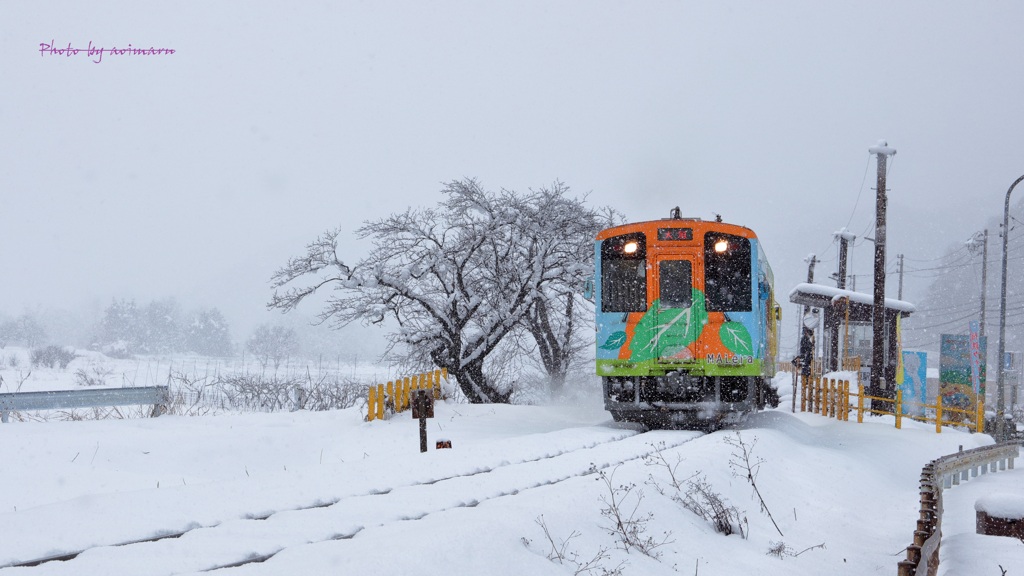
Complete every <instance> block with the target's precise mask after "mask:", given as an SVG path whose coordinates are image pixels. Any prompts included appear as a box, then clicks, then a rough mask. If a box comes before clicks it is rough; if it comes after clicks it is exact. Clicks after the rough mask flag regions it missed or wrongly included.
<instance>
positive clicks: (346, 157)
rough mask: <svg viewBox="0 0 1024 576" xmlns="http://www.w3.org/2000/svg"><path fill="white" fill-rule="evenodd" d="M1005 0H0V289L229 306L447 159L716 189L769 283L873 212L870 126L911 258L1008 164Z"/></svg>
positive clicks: (537, 181)
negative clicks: (155, 51)
mask: <svg viewBox="0 0 1024 576" xmlns="http://www.w3.org/2000/svg"><path fill="white" fill-rule="evenodd" d="M292 4H294V5H292ZM1022 22H1024V3H1020V2H1016V1H1002V2H995V1H992V2H935V1H921V2H902V1H901V2H891V1H869V0H858V1H856V2H827V3H823V2H817V1H802V2H761V1H735V2H711V1H703V2H690V1H683V2H630V3H626V2H595V1H590V0H587V1H582V0H580V1H562V2H547V1H544V2H525V1H515V2H469V1H466V2H450V1H444V2H418V1H404V2H376V1H375V2H353V1H342V2H296V3H279V2H227V1H221V2H198V1H193V2H173V3H169V2H110V1H104V0H97V1H93V2H85V3H81V2H50V1H44V2H36V1H33V2H22V1H13V2H12V1H5V2H3V3H2V4H0V63H2V64H0V142H2V143H3V145H2V148H0V274H2V280H0V311H5V312H7V313H17V312H18V311H20V310H21V309H22V308H23V307H26V306H33V305H39V304H41V305H44V306H69V307H70V306H75V305H78V304H79V303H81V302H87V301H94V302H95V301H99V302H104V303H105V302H108V301H109V299H110V298H111V297H114V296H118V297H134V298H137V299H138V300H140V301H148V300H149V299H152V298H160V297H166V296H176V297H178V298H179V299H180V300H182V301H183V302H186V303H195V304H202V305H205V306H218V307H220V308H221V309H222V310H224V311H225V313H227V314H228V315H229V317H231V318H233V319H235V322H236V323H245V322H256V321H259V320H262V319H266V318H264V316H265V315H267V314H269V313H267V312H265V311H264V308H263V306H264V304H265V303H266V301H267V299H268V297H269V295H270V292H269V288H268V284H267V280H268V278H269V276H270V274H271V273H272V272H273V271H274V270H275V269H276V268H277V267H278V266H280V265H281V264H283V263H284V262H285V260H286V259H287V258H288V257H289V256H292V255H298V254H299V253H301V251H302V250H303V246H304V245H305V243H306V242H308V241H310V240H312V239H313V238H314V237H316V235H317V234H319V233H320V232H322V231H323V230H325V229H327V228H331V227H334V226H339V225H340V226H343V227H346V228H351V229H353V230H354V229H355V228H357V227H358V226H359V225H360V223H362V222H363V221H365V220H370V219H376V218H379V217H382V216H385V215H387V214H388V213H390V212H393V211H401V210H404V209H405V208H406V207H408V206H410V205H425V204H432V203H434V202H435V201H437V200H438V199H439V195H438V190H439V189H440V188H441V182H443V181H447V180H452V179H457V178H462V177H475V178H478V179H479V180H480V181H481V182H482V183H483V184H484V185H485V186H486V187H490V188H495V189H496V188H500V187H506V188H512V189H518V190H524V189H526V188H528V187H539V186H544V185H547V184H549V183H551V182H552V181H553V180H555V179H561V180H562V181H564V182H565V183H567V184H568V185H569V186H571V187H572V188H573V190H574V191H576V192H578V193H581V194H582V193H590V199H591V201H592V202H594V203H596V204H607V205H612V206H614V207H615V208H617V209H618V210H619V211H621V212H623V213H625V214H626V215H627V216H628V217H629V218H630V219H632V220H644V219H653V218H661V217H665V216H667V215H668V210H669V209H670V208H671V207H673V206H676V205H679V206H681V207H682V212H683V213H684V214H685V215H690V216H697V217H701V218H705V219H710V218H713V217H714V216H713V215H714V213H720V214H722V216H723V218H724V219H725V220H726V221H730V222H735V223H738V224H743V225H746V226H749V227H751V228H753V229H754V230H755V231H757V232H758V233H759V234H760V236H761V237H762V240H763V242H764V245H765V247H766V249H767V251H768V255H769V258H770V260H771V261H772V264H773V266H774V268H775V271H776V285H777V289H778V290H779V291H780V292H782V294H783V300H784V299H785V294H787V293H788V291H789V290H790V288H791V287H792V286H793V285H794V284H796V283H798V282H801V281H803V280H804V279H805V276H806V273H807V267H806V264H805V263H804V261H803V259H804V258H805V257H806V256H807V255H808V254H809V253H816V254H818V256H819V258H821V259H822V260H824V261H825V262H824V263H823V264H821V265H819V268H818V270H817V272H816V276H817V278H818V279H820V280H824V279H825V278H827V276H828V274H829V273H830V272H833V271H834V270H835V269H836V248H835V246H834V245H833V244H832V237H831V234H832V232H834V231H835V230H837V229H839V228H841V227H843V226H846V225H847V224H848V223H849V226H850V228H851V230H852V231H853V232H854V233H855V234H857V235H858V236H862V235H864V233H865V232H867V235H869V236H870V235H872V233H871V230H870V226H871V225H872V224H873V219H874V215H873V214H874V191H873V190H872V188H873V186H874V171H875V164H874V161H873V159H872V158H870V157H869V155H868V152H867V149H868V147H870V146H872V145H874V144H875V143H876V142H877V141H878V140H879V139H882V138H884V139H887V140H888V142H889V143H890V145H892V146H893V147H895V148H897V150H898V154H897V155H896V157H895V162H894V164H893V166H892V170H891V173H890V179H889V188H890V203H889V218H890V231H889V244H888V254H889V257H890V260H891V259H893V258H895V255H896V254H897V253H904V254H906V255H907V257H908V258H916V259H920V260H924V259H930V258H935V257H938V256H940V255H941V254H942V253H943V251H944V250H945V249H946V248H947V247H948V246H949V245H950V244H951V243H954V242H959V241H961V240H963V239H964V238H966V237H967V236H969V235H970V234H971V233H973V232H974V231H975V230H979V229H981V228H983V227H984V226H985V225H987V224H988V219H989V218H990V217H993V216H996V215H999V214H1001V211H1002V202H1003V197H1004V195H1005V192H1006V189H1007V187H1008V186H1009V184H1010V183H1011V182H1012V181H1013V180H1014V179H1015V178H1016V177H1017V176H1020V175H1021V174H1022V173H1024V154H1022V152H1024V144H1022V142H1024V114H1021V104H1020V102H1021V97H1022V95H1024V90H1022V88H1024V74H1022V72H1024V58H1022V55H1024V34H1022V33H1021V30H1020V24H1021V23H1022ZM51 40H52V41H54V44H56V45H58V46H61V47H64V46H66V45H67V44H68V43H70V44H71V45H72V46H74V47H76V48H85V47H87V46H88V44H89V42H90V41H91V42H92V43H93V45H94V46H103V47H105V48H108V49H109V48H112V47H115V46H116V47H118V48H124V47H126V45H127V44H129V43H131V44H132V45H133V46H135V47H140V46H142V47H147V48H148V47H150V46H154V47H157V48H171V49H174V50H176V53H175V54H173V55H164V56H127V55H125V56H115V55H109V54H108V55H104V57H103V60H102V62H100V63H99V64H96V63H93V62H92V61H91V59H90V58H88V57H87V56H86V55H85V54H84V53H82V54H80V55H78V56H74V57H64V56H53V55H42V54H40V52H39V45H40V43H47V44H49V43H50V42H51ZM865 174H867V177H866V178H865ZM862 183H863V184H862ZM858 194H860V199H859V202H858ZM871 250H872V247H871V245H870V243H864V244H863V245H859V246H858V247H857V248H855V249H854V250H853V251H852V253H851V258H852V267H853V268H852V271H853V272H856V273H858V274H870V267H871V257H872V252H871ZM360 255H361V254H360V250H358V249H353V250H352V252H351V254H349V255H348V257H349V258H350V259H352V260H355V259H357V258H358V257H359V256H360ZM867 281H868V280H867V277H866V276H865V277H864V279H863V280H859V282H867ZM889 286H890V290H889V294H890V296H894V295H895V282H894V281H890V283H889ZM858 287H859V288H863V289H867V285H866V284H864V285H861V286H858ZM921 296H923V288H922V291H920V292H919V293H918V294H915V293H914V292H913V291H910V290H908V292H907V293H906V294H905V295H904V297H905V299H907V300H911V301H913V300H914V299H915V298H916V297H921ZM787 310H788V311H789V312H788V314H792V312H793V310H794V308H793V307H792V306H791V305H788V303H787ZM311 312H312V311H311ZM789 317H790V318H792V316H791V315H790V316H789ZM243 318H245V319H244V320H243Z"/></svg>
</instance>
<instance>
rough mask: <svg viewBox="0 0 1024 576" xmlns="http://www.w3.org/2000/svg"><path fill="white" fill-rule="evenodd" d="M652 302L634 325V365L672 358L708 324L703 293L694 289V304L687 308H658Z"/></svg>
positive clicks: (632, 343) (632, 348) (655, 303)
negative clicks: (662, 358) (646, 361)
mask: <svg viewBox="0 0 1024 576" xmlns="http://www.w3.org/2000/svg"><path fill="white" fill-rule="evenodd" d="M658 304H659V301H658V300H655V301H654V302H653V303H652V304H651V307H650V309H649V310H648V311H647V313H646V314H644V316H643V318H641V319H640V322H637V325H636V330H635V331H634V332H633V340H632V341H631V342H630V344H629V349H630V350H631V352H632V354H631V355H630V357H629V359H630V360H632V361H633V362H643V361H644V360H651V359H653V358H660V357H666V356H672V355H673V354H676V353H679V352H681V351H682V350H683V348H686V347H687V346H689V345H690V344H692V343H693V341H694V340H696V339H697V336H699V335H700V331H701V330H702V329H703V327H704V325H705V324H707V321H708V312H707V308H706V307H705V305H704V293H703V292H701V291H700V290H697V289H696V288H694V289H693V305H691V306H690V307H689V308H665V309H659V308H658Z"/></svg>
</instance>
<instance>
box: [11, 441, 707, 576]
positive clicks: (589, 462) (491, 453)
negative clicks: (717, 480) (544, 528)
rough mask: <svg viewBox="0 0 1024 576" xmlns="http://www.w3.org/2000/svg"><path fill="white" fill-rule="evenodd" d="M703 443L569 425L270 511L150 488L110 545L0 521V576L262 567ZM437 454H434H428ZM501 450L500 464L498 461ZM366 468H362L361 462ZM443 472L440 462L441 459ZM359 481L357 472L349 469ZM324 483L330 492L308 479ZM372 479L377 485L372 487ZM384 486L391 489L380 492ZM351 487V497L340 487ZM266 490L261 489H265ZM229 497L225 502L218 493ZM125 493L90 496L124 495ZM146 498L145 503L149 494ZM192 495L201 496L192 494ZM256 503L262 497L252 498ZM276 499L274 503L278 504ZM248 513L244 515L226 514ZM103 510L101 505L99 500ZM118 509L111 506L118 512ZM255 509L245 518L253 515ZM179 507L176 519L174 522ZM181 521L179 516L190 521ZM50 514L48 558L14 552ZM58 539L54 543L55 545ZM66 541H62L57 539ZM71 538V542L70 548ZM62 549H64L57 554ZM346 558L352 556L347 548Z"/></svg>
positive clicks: (24, 521) (62, 508)
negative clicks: (301, 550)
mask: <svg viewBox="0 0 1024 576" xmlns="http://www.w3.org/2000/svg"><path fill="white" fill-rule="evenodd" d="M699 436H701V434H699V433H696V432H681V431H677V432H653V433H649V434H638V433H637V432H635V431H632V430H622V429H613V428H602V427H592V428H582V429H580V428H577V429H568V430H559V431H556V432H551V433H546V434H537V435H533V436H530V437H518V438H510V439H506V440H502V441H500V442H496V443H495V444H500V446H496V447H495V449H494V450H488V451H487V452H486V453H483V452H480V453H479V456H480V457H481V458H479V459H474V461H473V462H472V463H470V462H468V461H467V459H465V458H462V459H458V460H449V461H448V462H447V464H448V466H437V467H434V468H433V469H431V470H429V471H426V470H422V469H419V470H418V471H416V472H410V474H418V475H419V477H415V478H396V477H395V476H393V475H392V476H388V477H387V478H386V479H385V478H383V477H382V475H381V474H380V473H377V474H376V477H370V478H367V479H366V480H365V481H363V482H362V484H363V485H362V486H358V485H353V484H357V483H355V482H347V481H346V480H344V479H337V481H336V483H335V486H334V490H333V492H334V495H332V496H329V497H327V498H322V497H313V498H312V499H311V500H307V501H306V502H307V503H306V504H292V505H290V506H280V505H279V504H278V505H276V506H275V503H271V504H270V507H269V509H268V508H258V507H259V506H265V505H266V501H267V500H268V499H269V500H274V498H272V497H271V498H266V497H264V498H261V497H260V496H261V490H260V489H259V485H258V484H257V483H256V482H249V483H247V484H251V485H256V488H255V489H253V490H251V492H250V493H248V494H245V493H242V494H238V493H236V491H235V490H234V489H235V488H239V487H241V486H243V485H244V484H241V483H239V484H238V486H231V487H228V488H227V489H226V490H225V489H223V488H220V489H218V487H217V486H216V485H201V486H195V487H187V488H188V489H183V488H182V487H179V488H178V489H176V490H167V489H165V490H163V491H160V490H147V491H145V492H146V494H144V495H135V496H136V497H138V500H139V503H138V506H137V507H132V508H131V509H133V516H136V517H133V518H130V519H125V521H126V523H128V524H129V525H130V526H129V527H128V529H127V530H126V531H125V532H124V536H125V537H124V538H123V539H120V540H118V541H110V542H91V541H89V536H88V533H89V530H90V523H93V522H101V523H105V524H106V523H117V522H119V521H120V520H121V519H119V518H113V517H105V516H103V515H102V514H101V515H100V516H98V517H97V516H93V517H89V516H86V517H82V514H83V511H82V510H80V509H77V507H76V506H74V505H64V504H57V505H52V506H47V507H42V508H46V509H47V510H44V512H47V514H44V515H43V516H44V517H43V518H33V516H34V515H33V514H32V512H33V511H32V510H28V511H24V512H19V513H15V514H10V515H5V516H8V518H0V521H2V522H4V523H5V531H6V532H8V534H11V536H12V537H11V538H5V543H4V545H3V547H2V549H3V551H2V552H0V574H3V573H8V572H10V573H12V574H14V573H16V574H31V575H33V576H34V575H41V574H82V573H108V574H135V575H140V576H141V575H163V574H181V573H195V572H209V571H216V570H219V569H226V568H237V567H239V566H244V565H246V564H253V563H260V562H265V561H266V560H268V559H270V558H272V557H273V556H274V555H276V554H277V553H279V552H280V551H282V550H284V549H287V548H290V547H294V546H302V545H307V544H314V543H318V542H326V541H330V540H347V539H350V538H352V537H353V536H355V535H356V534H358V533H360V532H361V531H363V530H373V529H379V528H383V527H386V526H388V525H391V524H394V523H397V522H404V521H413V520H419V519H421V518H424V517H426V516H428V515H431V514H436V513H442V512H445V511H447V510H453V509H459V508H471V507H475V506H477V505H478V504H480V503H481V502H485V501H488V500H493V499H497V498H504V497H509V496H514V495H516V494H519V493H521V492H524V491H527V490H532V489H536V488H540V487H543V486H550V485H553V484H557V483H560V482H564V481H566V480H570V479H573V478H579V477H583V476H587V475H591V474H595V473H597V472H598V471H600V470H603V469H606V468H609V467H614V466H616V465H618V464H621V463H624V462H630V461H635V460H638V459H641V458H643V457H644V456H646V455H648V454H651V453H652V452H654V451H655V446H656V445H657V448H658V449H671V448H675V447H677V446H680V445H682V444H685V443H687V442H689V441H691V440H694V439H696V438H698V437H699ZM433 454H437V455H438V456H440V458H439V460H440V459H441V458H444V456H443V455H442V453H433ZM496 454H501V455H502V456H503V457H504V458H498V457H497V456H495V455H496ZM363 462H366V461H365V460H364V461H363ZM442 464H443V462H442ZM357 474H365V472H360V471H357ZM317 481H318V482H319V484H320V485H322V486H329V485H331V484H330V483H328V482H325V481H324V479H322V478H317ZM374 483H376V484H377V486H373V484H374ZM389 483H390V484H391V485H390V486H388V485H387V484H389ZM346 485H352V486H351V491H350V492H347V493H340V494H339V491H344V490H345V489H346ZM204 490H214V492H215V493H217V494H220V493H222V492H223V493H224V494H225V498H231V500H230V501H228V500H226V501H225V502H228V505H227V506H226V507H225V509H224V510H223V511H222V512H221V513H220V515H215V516H214V517H211V516H210V514H209V513H203V511H202V510H198V509H192V510H190V507H193V508H194V507H195V505H194V504H192V503H193V502H204V503H209V502H210V501H216V500H215V499H214V498H211V497H210V494H209V493H207V494H204V495H201V496H200V495H198V494H197V493H196V492H194V491H204ZM174 492H176V494H175V496H176V497H175V498H172V499H161V501H160V502H155V503H154V502H153V496H154V495H156V494H161V495H163V494H172V493H174ZM272 492H273V491H269V493H272ZM227 494H232V496H227ZM132 496H133V494H127V495H116V494H115V495H109V496H102V497H101V496H97V497H95V498H98V499H101V500H102V499H103V498H111V499H116V498H123V497H129V498H130V497H132ZM146 496H148V497H146ZM196 496H199V497H196ZM261 500H262V501H261ZM279 500H280V499H279ZM230 502H235V503H236V504H235V506H236V507H242V506H250V507H249V508H248V510H246V511H242V510H239V509H236V510H232V509H231V505H230ZM97 507H98V509H99V511H100V512H102V503H97ZM124 508H125V507H124V506H123V503H122V505H120V506H118V509H124ZM256 509H258V510H259V511H256V512H253V511H252V510H256ZM183 511H184V514H185V515H184V516H183V515H182V514H183ZM189 512H191V513H192V515H191V517H190V519H189V520H188V521H183V520H182V519H183V518H186V517H189ZM47 516H53V518H54V520H56V519H57V518H59V519H60V520H56V521H57V523H58V524H59V523H63V524H64V525H65V526H71V527H76V529H75V530H73V531H68V530H65V531H64V532H67V533H66V534H55V535H54V541H53V542H52V543H50V548H49V549H48V550H33V549H32V548H31V544H30V543H31V542H34V541H36V540H33V539H28V540H26V542H25V543H23V544H25V545H23V546H19V542H18V537H17V535H18V534H21V533H23V532H22V531H23V530H33V529H36V530H38V529H44V530H47V531H49V528H50V526H47V525H45V523H46V522H51V521H54V520H49V519H48V518H47ZM62 536H63V537H62ZM64 537H67V538H64ZM67 540H70V541H71V542H68V541H67ZM58 546H62V548H57V547H58ZM353 553H357V551H356V550H355V549H353Z"/></svg>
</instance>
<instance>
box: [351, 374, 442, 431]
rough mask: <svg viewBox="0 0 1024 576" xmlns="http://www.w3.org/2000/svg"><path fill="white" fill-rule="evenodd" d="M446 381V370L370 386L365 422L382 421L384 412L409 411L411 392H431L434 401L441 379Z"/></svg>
mask: <svg viewBox="0 0 1024 576" xmlns="http://www.w3.org/2000/svg"><path fill="white" fill-rule="evenodd" d="M442 378H444V379H445V380H446V381H447V380H448V369H447V368H441V369H440V370H434V371H433V372H424V373H423V374H417V375H416V376H406V377H405V378H399V379H397V380H394V381H392V382H388V383H387V384H386V385H385V384H377V385H375V386H370V390H369V393H368V394H367V397H366V420H367V421H370V420H383V419H384V412H385V411H391V412H395V413H397V412H404V411H405V410H408V409H409V392H410V391H411V390H432V391H433V394H434V399H435V400H436V399H439V398H440V397H441V379H442Z"/></svg>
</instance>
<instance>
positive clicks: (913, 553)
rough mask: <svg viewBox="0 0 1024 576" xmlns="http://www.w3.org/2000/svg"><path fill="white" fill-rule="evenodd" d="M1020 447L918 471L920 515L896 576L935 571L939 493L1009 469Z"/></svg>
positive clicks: (986, 449)
mask: <svg viewBox="0 0 1024 576" xmlns="http://www.w3.org/2000/svg"><path fill="white" fill-rule="evenodd" d="M1019 453H1020V447H1019V445H1018V444H1017V443H1015V442H1008V443H1003V444H995V445H993V446H983V447H981V448H975V449H973V450H967V451H960V452H957V453H956V454H950V455H948V456H943V457H942V458H938V459H936V460H932V461H931V462H929V463H928V465H927V466H925V467H924V469H922V470H921V511H920V516H919V518H918V520H917V529H916V530H915V531H914V541H913V543H912V544H911V545H910V546H907V559H906V560H903V561H901V562H900V563H899V566H898V572H897V574H898V575H899V576H917V575H921V576H934V575H935V574H936V573H937V570H938V567H939V541H940V540H941V539H942V491H943V490H944V489H946V488H952V487H953V486H956V485H958V484H960V483H961V482H966V481H967V480H969V479H970V478H972V477H976V476H980V475H982V474H987V473H989V472H996V471H998V470H1007V469H1012V468H1013V461H1014V459H1015V458H1017V457H1018V456H1019Z"/></svg>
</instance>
